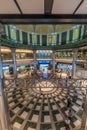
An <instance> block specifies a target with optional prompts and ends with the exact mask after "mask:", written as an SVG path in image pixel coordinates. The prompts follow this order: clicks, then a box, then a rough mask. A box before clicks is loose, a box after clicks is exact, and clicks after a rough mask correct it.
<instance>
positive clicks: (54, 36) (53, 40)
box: [52, 34, 56, 45]
mask: <svg viewBox="0 0 87 130" xmlns="http://www.w3.org/2000/svg"><path fill="white" fill-rule="evenodd" d="M52 44H53V45H55V44H56V35H55V34H54V35H52Z"/></svg>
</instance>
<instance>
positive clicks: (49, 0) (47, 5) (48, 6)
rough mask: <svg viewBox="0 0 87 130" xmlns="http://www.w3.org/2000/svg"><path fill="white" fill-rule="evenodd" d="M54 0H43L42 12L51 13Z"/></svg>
mask: <svg viewBox="0 0 87 130" xmlns="http://www.w3.org/2000/svg"><path fill="white" fill-rule="evenodd" d="M53 2H54V0H44V14H51V12H52V8H53Z"/></svg>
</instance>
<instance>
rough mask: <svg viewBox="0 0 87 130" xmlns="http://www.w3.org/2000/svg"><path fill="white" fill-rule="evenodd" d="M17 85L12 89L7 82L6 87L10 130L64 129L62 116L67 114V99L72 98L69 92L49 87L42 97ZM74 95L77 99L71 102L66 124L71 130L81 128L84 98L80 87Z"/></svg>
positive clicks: (71, 91) (11, 85) (11, 84)
mask: <svg viewBox="0 0 87 130" xmlns="http://www.w3.org/2000/svg"><path fill="white" fill-rule="evenodd" d="M6 84H7V82H6ZM20 86H21V88H20ZM20 86H19V87H15V86H14V85H13V82H11V83H10V84H9V85H8V88H7V92H8V95H7V96H8V103H9V111H10V118H11V122H12V125H13V130H66V128H65V122H64V118H63V115H64V116H65V117H66V116H67V114H68V109H67V105H66V104H67V97H68V96H70V97H71V99H72V98H73V90H69V91H68V90H67V89H63V88H53V89H52V91H50V93H46V94H45V92H44V93H38V92H37V90H36V91H35V90H33V89H32V88H29V87H27V88H25V87H24V86H23V84H22V83H21V84H20ZM22 86H23V87H22ZM43 91H44V90H43ZM76 92H77V94H78V96H77V99H76V101H72V105H71V109H72V113H73V115H72V118H71V124H70V125H71V127H72V128H74V130H75V128H79V127H80V125H81V119H82V113H83V108H82V103H83V98H84V97H85V94H84V90H82V89H81V88H80V89H76Z"/></svg>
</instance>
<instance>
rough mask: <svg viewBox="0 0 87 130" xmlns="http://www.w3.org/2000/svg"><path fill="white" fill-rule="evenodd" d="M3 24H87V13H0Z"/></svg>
mask: <svg viewBox="0 0 87 130" xmlns="http://www.w3.org/2000/svg"><path fill="white" fill-rule="evenodd" d="M0 21H1V22H2V23H3V24H87V14H84V15H82V14H76V15H71V14H59V15H57V14H52V15H42V14H30V15H29V14H22V15H20V14H0Z"/></svg>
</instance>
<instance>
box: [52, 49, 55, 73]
mask: <svg viewBox="0 0 87 130" xmlns="http://www.w3.org/2000/svg"><path fill="white" fill-rule="evenodd" d="M52 65H53V72H54V73H55V51H53V53H52Z"/></svg>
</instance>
